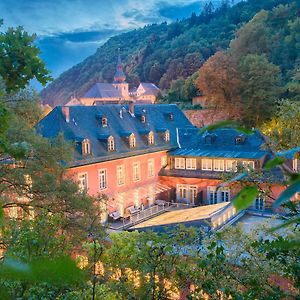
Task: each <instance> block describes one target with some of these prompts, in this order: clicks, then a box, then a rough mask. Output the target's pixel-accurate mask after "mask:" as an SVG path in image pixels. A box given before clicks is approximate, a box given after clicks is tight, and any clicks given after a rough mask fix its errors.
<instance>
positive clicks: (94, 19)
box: [0, 0, 205, 89]
mask: <svg viewBox="0 0 300 300" xmlns="http://www.w3.org/2000/svg"><path fill="white" fill-rule="evenodd" d="M201 2H202V3H203V2H205V0H0V19H1V18H2V19H3V21H4V26H3V27H2V28H1V29H2V30H5V29H6V28H7V27H15V26H19V25H21V26H23V27H24V29H25V30H26V31H28V32H29V33H36V34H37V40H36V44H37V45H38V47H39V48H40V49H41V54H40V57H41V58H42V59H43V60H44V61H45V62H46V66H47V68H48V69H49V70H50V71H51V75H52V76H53V77H54V78H57V77H58V76H59V74H61V73H62V72H64V71H65V70H67V69H69V68H70V67H72V66H73V65H75V64H77V63H79V62H80V61H82V60H83V59H85V58H86V57H88V56H89V55H91V54H93V53H95V52H96V49H97V48H98V47H99V46H101V45H102V44H103V43H104V42H105V41H106V40H107V39H108V38H109V37H111V36H114V35H116V34H119V33H122V32H126V31H129V30H131V29H134V28H138V27H143V26H144V25H147V24H152V23H160V22H163V21H167V22H171V21H174V20H176V19H177V18H178V19H182V18H185V17H189V16H190V15H191V13H192V12H196V13H197V14H199V13H200V9H201ZM35 87H36V88H38V89H40V87H39V86H37V85H36V86H35Z"/></svg>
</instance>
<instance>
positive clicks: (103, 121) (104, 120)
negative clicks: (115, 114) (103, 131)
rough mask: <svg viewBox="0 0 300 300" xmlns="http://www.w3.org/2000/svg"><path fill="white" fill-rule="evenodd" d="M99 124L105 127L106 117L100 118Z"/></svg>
mask: <svg viewBox="0 0 300 300" xmlns="http://www.w3.org/2000/svg"><path fill="white" fill-rule="evenodd" d="M101 123H102V127H107V118H106V117H102V119H101Z"/></svg>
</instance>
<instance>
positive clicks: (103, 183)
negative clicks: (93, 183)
mask: <svg viewBox="0 0 300 300" xmlns="http://www.w3.org/2000/svg"><path fill="white" fill-rule="evenodd" d="M99 188H100V190H104V189H106V188H107V170H106V169H101V170H99Z"/></svg>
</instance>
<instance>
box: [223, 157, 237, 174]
mask: <svg viewBox="0 0 300 300" xmlns="http://www.w3.org/2000/svg"><path fill="white" fill-rule="evenodd" d="M225 164H226V172H237V162H236V160H232V159H227V160H225Z"/></svg>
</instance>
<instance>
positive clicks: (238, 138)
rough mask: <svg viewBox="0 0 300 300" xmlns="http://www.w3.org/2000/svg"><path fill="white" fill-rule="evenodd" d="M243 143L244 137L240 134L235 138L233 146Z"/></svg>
mask: <svg viewBox="0 0 300 300" xmlns="http://www.w3.org/2000/svg"><path fill="white" fill-rule="evenodd" d="M244 142H245V136H244V135H242V134H240V135H238V136H237V137H236V138H235V144H236V145H242V144H244Z"/></svg>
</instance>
